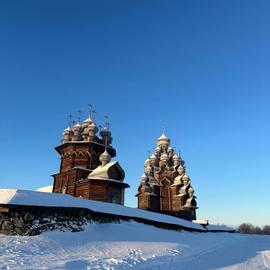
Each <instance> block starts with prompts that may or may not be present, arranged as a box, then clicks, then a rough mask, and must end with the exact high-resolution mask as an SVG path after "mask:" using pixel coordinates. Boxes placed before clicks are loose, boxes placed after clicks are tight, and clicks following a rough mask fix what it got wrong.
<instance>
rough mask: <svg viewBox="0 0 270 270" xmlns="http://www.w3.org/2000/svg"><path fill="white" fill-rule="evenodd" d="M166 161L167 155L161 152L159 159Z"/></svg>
mask: <svg viewBox="0 0 270 270" xmlns="http://www.w3.org/2000/svg"><path fill="white" fill-rule="evenodd" d="M167 159H168V155H167V154H166V153H165V152H163V154H162V155H161V157H160V160H162V161H166V160H167Z"/></svg>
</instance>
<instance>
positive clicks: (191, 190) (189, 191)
mask: <svg viewBox="0 0 270 270" xmlns="http://www.w3.org/2000/svg"><path fill="white" fill-rule="evenodd" d="M188 193H189V194H191V195H193V193H194V190H193V188H192V187H190V188H189V189H188Z"/></svg>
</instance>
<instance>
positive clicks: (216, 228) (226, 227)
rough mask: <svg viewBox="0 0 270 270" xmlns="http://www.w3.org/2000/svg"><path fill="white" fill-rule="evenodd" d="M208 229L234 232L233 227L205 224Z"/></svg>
mask: <svg viewBox="0 0 270 270" xmlns="http://www.w3.org/2000/svg"><path fill="white" fill-rule="evenodd" d="M206 228H207V230H208V231H212V232H216V231H223V232H224V231H227V232H234V231H235V229H234V228H231V227H228V226H225V225H207V226H206Z"/></svg>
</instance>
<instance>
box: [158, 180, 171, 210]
mask: <svg viewBox="0 0 270 270" xmlns="http://www.w3.org/2000/svg"><path fill="white" fill-rule="evenodd" d="M160 206H161V207H160V208H161V209H160V210H161V212H162V213H166V214H170V213H171V193H170V181H169V179H167V178H163V179H162V181H161V187H160Z"/></svg>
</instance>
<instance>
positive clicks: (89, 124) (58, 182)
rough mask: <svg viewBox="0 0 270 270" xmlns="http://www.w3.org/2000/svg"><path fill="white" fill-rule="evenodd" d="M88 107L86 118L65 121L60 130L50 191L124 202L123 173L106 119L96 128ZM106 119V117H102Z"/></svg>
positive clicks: (125, 185)
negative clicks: (57, 167)
mask: <svg viewBox="0 0 270 270" xmlns="http://www.w3.org/2000/svg"><path fill="white" fill-rule="evenodd" d="M93 112H94V111H93V110H92V107H91V108H90V110H89V115H88V117H87V118H86V119H85V120H84V121H83V122H82V123H80V114H81V112H80V111H79V119H78V122H77V123H76V124H75V123H74V122H72V121H71V119H70V121H69V126H68V127H67V128H66V129H65V130H64V131H63V139H62V141H61V144H60V145H58V146H57V147H56V148H55V149H56V151H57V152H58V153H59V155H60V156H61V165H60V171H59V173H56V174H54V175H53V177H54V185H53V192H56V193H67V194H70V195H73V196H75V197H81V198H85V199H93V200H98V201H105V202H113V203H119V204H124V189H125V188H127V187H129V185H128V184H126V183H123V180H124V177H125V172H124V170H123V169H122V168H121V166H120V165H119V163H118V161H111V158H112V157H115V156H116V151H115V149H114V148H113V147H112V146H111V143H112V140H113V139H112V134H111V131H110V126H109V122H108V121H106V123H105V125H104V126H103V127H100V129H99V128H98V127H97V125H96V123H95V121H94V120H93V116H92V114H93ZM106 119H107V120H108V118H106Z"/></svg>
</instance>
